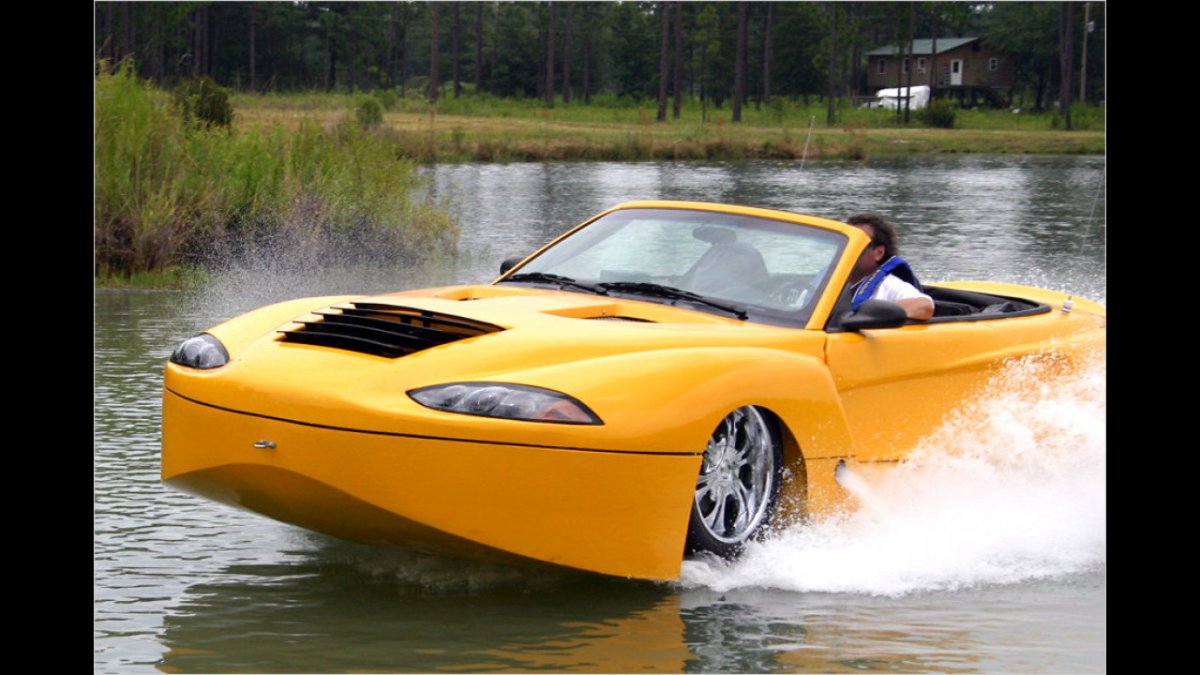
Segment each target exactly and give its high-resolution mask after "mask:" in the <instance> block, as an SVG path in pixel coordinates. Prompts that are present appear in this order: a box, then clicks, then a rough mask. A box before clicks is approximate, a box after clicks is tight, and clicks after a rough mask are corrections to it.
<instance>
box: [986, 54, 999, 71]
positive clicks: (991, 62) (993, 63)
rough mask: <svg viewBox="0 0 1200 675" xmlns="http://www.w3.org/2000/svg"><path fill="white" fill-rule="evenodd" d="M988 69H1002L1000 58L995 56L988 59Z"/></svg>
mask: <svg viewBox="0 0 1200 675" xmlns="http://www.w3.org/2000/svg"><path fill="white" fill-rule="evenodd" d="M988 70H991V71H996V70H1000V59H998V58H996V57H994V56H993V57H992V58H990V59H988Z"/></svg>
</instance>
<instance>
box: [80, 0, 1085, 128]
mask: <svg viewBox="0 0 1200 675" xmlns="http://www.w3.org/2000/svg"><path fill="white" fill-rule="evenodd" d="M94 7H95V21H94V25H95V53H96V58H97V63H104V62H107V63H117V62H120V61H121V60H123V59H126V58H131V59H132V60H133V62H134V63H135V64H136V69H137V73H138V74H139V75H140V76H142V77H144V78H148V79H149V80H151V81H153V82H154V83H156V84H158V85H159V86H164V87H171V86H173V85H175V84H176V83H177V82H179V81H181V80H184V79H187V78H196V77H207V78H211V79H212V80H214V81H215V82H216V83H218V84H220V85H222V86H224V87H228V88H230V89H232V90H234V91H237V92H258V93H285V92H297V91H329V92H358V91H364V92H371V91H390V92H393V93H394V94H395V95H397V96H401V97H410V96H415V97H426V98H427V99H428V100H430V101H437V100H438V99H439V98H441V97H460V96H471V95H488V96H493V97H517V98H531V99H537V100H541V101H544V105H545V106H547V107H553V106H555V105H576V104H583V105H588V104H591V103H593V102H594V99H596V97H602V100H605V101H612V100H614V99H615V100H616V101H627V102H632V103H642V102H646V101H650V102H653V103H656V104H657V108H658V117H659V119H663V118H664V117H665V116H666V114H668V110H669V111H670V113H671V114H674V115H675V116H676V117H678V114H679V113H678V111H679V107H680V102H681V99H683V98H691V99H693V100H696V101H700V102H701V103H703V104H706V105H711V106H713V107H716V108H725V107H729V108H732V110H733V121H738V120H739V110H740V107H741V106H742V105H745V104H755V105H759V104H762V103H767V102H770V101H771V99H772V97H787V98H792V99H796V98H802V99H804V100H805V103H807V99H808V97H810V96H819V97H825V98H836V97H849V98H850V99H854V98H855V97H859V96H862V95H864V94H867V93H870V92H866V91H864V90H865V81H866V74H865V72H864V69H865V67H866V64H865V59H864V58H863V54H864V53H865V52H866V51H868V50H870V49H873V48H877V47H881V46H886V45H896V46H897V48H898V49H903V48H904V46H905V45H907V44H909V42H910V41H911V40H912V39H915V38H934V39H936V38H938V37H943V38H948V37H966V36H979V37H982V38H983V39H984V40H985V41H986V42H988V43H989V44H990V45H992V46H994V47H997V48H1000V49H1004V50H1006V51H1008V52H1010V53H1011V54H1012V55H1013V58H1014V60H1015V61H1016V63H1015V66H1016V73H1017V78H1018V79H1017V82H1016V87H1015V89H1014V92H1013V99H1014V101H1013V102H1014V104H1015V105H1023V106H1026V107H1028V108H1031V109H1035V110H1042V109H1048V108H1050V107H1051V106H1052V105H1053V104H1054V103H1055V102H1056V101H1057V102H1059V104H1060V105H1061V104H1062V102H1063V99H1064V94H1065V97H1067V98H1069V99H1072V100H1075V101H1082V102H1086V103H1092V104H1094V103H1097V102H1099V101H1102V100H1103V98H1104V74H1105V44H1104V31H1105V22H1104V18H1105V3H1103V2H999V3H980V2H915V1H910V2H869V1H847V2H678V1H672V2H561V1H560V2H449V1H441V2H129V1H121V2H97V3H95V5H94ZM1069 103H1070V100H1068V101H1067V104H1068V105H1069Z"/></svg>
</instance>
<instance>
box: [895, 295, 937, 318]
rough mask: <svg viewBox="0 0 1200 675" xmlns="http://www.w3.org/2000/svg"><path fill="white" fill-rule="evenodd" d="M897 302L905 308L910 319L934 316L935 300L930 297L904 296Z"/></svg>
mask: <svg viewBox="0 0 1200 675" xmlns="http://www.w3.org/2000/svg"><path fill="white" fill-rule="evenodd" d="M896 304H897V305H900V306H901V307H903V308H904V312H905V313H906V314H908V318H910V319H916V320H917V321H925V320H927V319H931V318H933V300H930V299H929V298H928V297H925V296H921V297H917V298H904V299H901V300H897V301H896Z"/></svg>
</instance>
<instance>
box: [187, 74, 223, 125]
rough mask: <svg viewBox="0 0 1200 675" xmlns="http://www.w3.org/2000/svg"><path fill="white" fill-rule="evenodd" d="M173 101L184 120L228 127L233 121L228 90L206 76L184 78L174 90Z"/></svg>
mask: <svg viewBox="0 0 1200 675" xmlns="http://www.w3.org/2000/svg"><path fill="white" fill-rule="evenodd" d="M175 103H176V105H178V106H179V108H180V110H182V111H183V119H184V120H185V121H189V122H190V121H196V122H199V123H200V124H203V125H205V126H218V127H228V126H229V125H230V124H232V123H233V105H232V104H230V102H229V90H228V89H226V88H224V87H222V86H220V85H218V84H217V83H216V82H213V81H212V80H210V79H209V78H207V77H198V78H195V79H192V80H184V81H183V82H182V83H180V85H179V87H178V88H176V90H175Z"/></svg>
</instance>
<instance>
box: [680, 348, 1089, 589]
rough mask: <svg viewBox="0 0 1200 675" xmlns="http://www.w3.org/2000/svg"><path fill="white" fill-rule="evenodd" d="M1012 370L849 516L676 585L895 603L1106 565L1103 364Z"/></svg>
mask: <svg viewBox="0 0 1200 675" xmlns="http://www.w3.org/2000/svg"><path fill="white" fill-rule="evenodd" d="M1050 370H1052V369H1049V368H1048V367H1047V364H1046V363H1045V361H1044V360H1043V359H1026V360H1021V361H1014V362H1013V363H1010V364H1008V365H1007V367H1006V368H1005V369H1003V371H1002V372H1001V373H1000V374H999V375H998V376H997V378H996V379H995V381H994V382H992V383H991V386H990V387H989V388H988V393H987V394H986V395H984V396H982V397H980V398H979V399H978V400H975V401H973V402H969V403H968V404H966V405H964V406H963V407H962V408H961V409H960V410H959V412H958V414H957V415H955V416H954V417H953V419H950V420H948V421H947V422H946V423H945V424H944V425H943V426H942V427H941V428H939V429H938V430H936V431H935V432H934V433H932V434H931V435H930V436H929V437H928V438H927V439H926V440H925V442H923V443H922V444H921V446H920V447H918V448H916V449H915V451H914V452H913V453H912V455H911V456H910V458H909V459H908V460H907V461H906V462H904V463H902V464H901V465H899V466H898V467H897V468H895V469H894V470H892V471H890V472H888V473H887V474H885V475H884V476H883V477H881V478H875V479H873V480H872V479H868V477H866V476H863V475H859V474H857V473H855V472H850V473H849V474H848V475H846V476H844V481H843V485H844V486H845V487H846V488H847V490H849V491H850V492H851V493H852V494H854V495H855V496H856V498H857V501H858V508H857V509H856V510H855V511H854V512H852V513H846V514H840V515H837V516H835V517H830V518H828V519H825V520H821V521H818V522H815V523H810V524H805V525H797V526H793V527H789V528H786V529H785V530H783V531H782V532H780V533H779V534H778V535H776V536H773V537H771V538H769V539H768V540H766V541H764V542H761V543H757V544H754V545H752V546H750V547H749V548H748V549H747V551H746V553H745V555H743V556H742V558H741V559H739V560H738V561H736V562H733V563H728V562H724V561H716V560H711V559H708V560H694V561H687V562H685V563H684V569H683V573H682V583H683V585H684V586H685V587H703V588H711V589H713V590H717V591H726V590H731V589H736V588H747V587H763V588H776V589H783V590H791V591H802V592H846V593H862V594H871V595H884V596H897V595H904V594H907V593H913V592H921V591H936V590H958V589H963V588H970V587H977V586H984V585H993V584H1010V583H1019V582H1024V581H1029V580H1034V579H1046V578H1057V577H1065V576H1070V575H1073V574H1082V573H1089V572H1094V571H1097V570H1102V569H1103V567H1104V565H1105V561H1106V532H1105V498H1106V497H1105V447H1106V434H1105V366H1104V359H1103V356H1102V355H1100V356H1097V357H1096V358H1095V359H1094V362H1093V363H1091V364H1090V365H1089V366H1088V367H1087V368H1086V369H1084V370H1083V371H1082V372H1077V373H1075V374H1073V375H1070V376H1062V377H1047V372H1049V371H1050Z"/></svg>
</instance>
